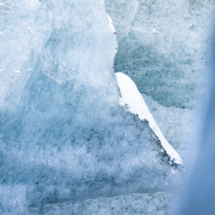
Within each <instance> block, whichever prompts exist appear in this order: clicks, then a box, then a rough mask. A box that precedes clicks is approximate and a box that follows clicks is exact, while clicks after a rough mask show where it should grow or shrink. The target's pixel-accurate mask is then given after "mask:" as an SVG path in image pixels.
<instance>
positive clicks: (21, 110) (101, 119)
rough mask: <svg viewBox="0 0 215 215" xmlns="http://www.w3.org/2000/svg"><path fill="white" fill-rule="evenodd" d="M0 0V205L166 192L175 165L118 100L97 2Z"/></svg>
mask: <svg viewBox="0 0 215 215" xmlns="http://www.w3.org/2000/svg"><path fill="white" fill-rule="evenodd" d="M0 7H1V17H2V18H1V35H0V36H1V43H0V44H1V48H0V60H1V79H0V80H1V85H0V92H1V105H0V145H1V147H0V196H1V198H0V213H1V214H22V215H23V214H46V211H45V210H46V209H47V210H48V211H49V212H50V211H55V206H56V205H61V203H66V202H70V203H71V202H73V201H78V200H80V199H84V200H86V199H92V198H98V197H104V196H105V197H111V196H116V195H121V194H127V193H133V192H142V193H152V192H158V191H162V192H163V191H169V190H170V189H171V188H172V187H173V186H174V184H175V182H176V181H178V180H179V179H180V171H178V169H177V165H170V162H169V157H168V156H167V154H166V153H165V151H162V150H161V149H162V148H161V146H160V142H159V141H158V139H157V137H156V136H155V135H154V133H153V132H152V130H151V129H150V127H149V125H148V123H147V122H146V121H140V120H139V118H138V116H136V115H133V114H132V113H129V112H127V111H126V110H125V109H124V108H123V107H121V106H118V99H119V92H118V89H117V84H116V79H115V75H114V72H113V59H114V55H115V53H116V47H117V44H116V36H115V34H114V33H113V32H112V31H111V29H110V28H109V27H108V25H109V23H108V19H107V14H106V11H105V8H104V3H103V1H102V0H92V1H89V0H74V1H73V0H62V1H58V0H55V1H53V0H42V1H37V0H35V1H27V0H22V1H15V2H14V1H11V2H6V1H2V3H1V4H0ZM70 103H72V104H70ZM162 195H163V194H161V196H162ZM87 202H89V201H85V203H86V204H87ZM152 202H154V201H152ZM149 206H150V205H149ZM47 207H48V208H47ZM144 207H148V204H147V203H146V205H144ZM57 210H60V212H59V213H60V214H71V211H70V209H69V208H68V207H60V209H59V208H58V209H57ZM83 210H84V209H83V208H79V211H76V214H81V212H83ZM149 211H150V210H149ZM50 213H52V214H53V212H50Z"/></svg>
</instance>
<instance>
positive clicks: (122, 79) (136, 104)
mask: <svg viewBox="0 0 215 215" xmlns="http://www.w3.org/2000/svg"><path fill="white" fill-rule="evenodd" d="M116 78H117V82H118V86H119V88H120V93H121V97H120V105H121V106H127V107H128V110H129V111H130V112H131V113H134V114H137V115H138V116H139V118H140V119H141V120H147V121H148V123H149V126H150V128H151V129H152V130H153V131H154V133H155V135H156V136H157V137H158V139H159V140H160V141H161V145H162V147H163V148H164V150H166V152H167V154H168V155H169V156H170V158H171V162H174V163H176V164H181V165H183V161H182V159H181V157H180V155H179V154H178V153H177V152H176V151H175V150H174V149H173V147H172V146H171V145H170V144H169V143H168V142H167V140H166V139H165V137H164V136H163V134H162V132H161V130H160V128H159V127H158V125H157V124H156V122H155V120H154V118H153V116H152V114H151V113H150V112H149V109H148V108H147V106H146V103H145V101H144V99H143V97H142V95H141V94H140V92H139V91H138V89H137V87H136V85H135V83H134V82H133V81H132V80H131V79H130V78H129V77H128V76H127V75H125V74H123V73H121V72H118V73H116Z"/></svg>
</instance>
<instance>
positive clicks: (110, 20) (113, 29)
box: [107, 14, 116, 34]
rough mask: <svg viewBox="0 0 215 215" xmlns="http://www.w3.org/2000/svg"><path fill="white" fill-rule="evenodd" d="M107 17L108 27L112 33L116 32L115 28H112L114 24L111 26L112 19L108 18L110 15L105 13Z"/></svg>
mask: <svg viewBox="0 0 215 215" xmlns="http://www.w3.org/2000/svg"><path fill="white" fill-rule="evenodd" d="M107 18H108V21H109V25H108V26H109V27H110V29H111V30H112V31H113V33H115V34H116V30H115V28H114V26H113V21H112V19H111V18H110V16H109V15H108V14H107Z"/></svg>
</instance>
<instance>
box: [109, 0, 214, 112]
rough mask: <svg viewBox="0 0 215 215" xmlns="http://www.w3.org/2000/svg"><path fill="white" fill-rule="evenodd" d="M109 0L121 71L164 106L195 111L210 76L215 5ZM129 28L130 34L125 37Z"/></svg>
mask: <svg viewBox="0 0 215 215" xmlns="http://www.w3.org/2000/svg"><path fill="white" fill-rule="evenodd" d="M105 2H106V9H107V11H108V13H109V15H110V16H111V17H112V19H113V24H114V25H115V28H116V32H117V35H120V36H119V37H118V38H117V39H118V43H119V44H118V45H119V48H118V52H117V55H116V57H115V63H114V68H115V72H123V73H125V74H128V75H129V76H130V77H131V78H132V80H134V82H135V83H136V84H137V86H138V89H139V90H140V92H141V93H144V94H146V95H150V96H151V97H152V98H153V99H154V100H156V101H157V102H159V103H160V104H162V105H164V106H175V107H179V108H183V109H184V108H195V105H196V101H198V99H199V97H201V96H199V95H201V94H202V92H201V91H202V88H200V86H201V85H202V84H203V83H204V80H205V78H206V76H207V75H206V73H205V70H204V68H205V64H207V57H208V51H206V48H205V47H206V46H208V45H210V43H209V33H210V30H211V28H210V27H211V18H212V17H213V14H214V2H213V1H209V0H203V1H200V0H193V1H191V0H178V1H175V0H170V1H164V0H158V1H145V0H133V1H126V0H121V1H119V0H105ZM128 2H129V3H128ZM128 8H130V11H129V10H128ZM122 17H123V18H122ZM124 25H126V26H127V27H126V28H125V27H124ZM124 29H126V32H128V33H126V34H127V35H126V36H124V38H123V39H121V37H122V36H121V35H122V34H123V31H124ZM128 29H129V30H128Z"/></svg>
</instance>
